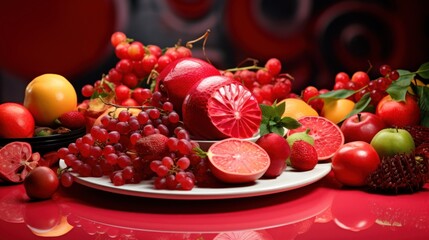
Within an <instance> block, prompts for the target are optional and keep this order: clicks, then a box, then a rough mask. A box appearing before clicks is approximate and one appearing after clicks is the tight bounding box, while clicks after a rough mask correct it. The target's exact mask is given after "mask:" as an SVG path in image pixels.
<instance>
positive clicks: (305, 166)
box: [290, 140, 318, 171]
mask: <svg viewBox="0 0 429 240" xmlns="http://www.w3.org/2000/svg"><path fill="white" fill-rule="evenodd" d="M317 163H318V158H317V152H316V149H315V148H314V146H313V145H311V144H310V143H308V142H306V141H304V140H297V141H295V142H294V144H293V145H292V149H291V155H290V164H291V166H292V167H293V168H294V169H296V170H298V171H308V170H311V169H313V168H314V167H315V166H316V164H317Z"/></svg>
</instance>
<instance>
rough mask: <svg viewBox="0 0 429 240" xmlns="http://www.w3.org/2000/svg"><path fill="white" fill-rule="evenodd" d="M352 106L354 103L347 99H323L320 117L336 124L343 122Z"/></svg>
mask: <svg viewBox="0 0 429 240" xmlns="http://www.w3.org/2000/svg"><path fill="white" fill-rule="evenodd" d="M354 106H355V102H353V101H352V100H349V99H329V100H328V99H325V101H324V104H323V108H322V112H321V113H320V115H322V116H323V117H325V118H327V119H329V120H331V121H332V122H334V123H335V124H337V123H339V122H341V121H342V120H344V118H345V117H346V116H347V115H348V114H349V113H350V112H351V111H352V110H353V108H354Z"/></svg>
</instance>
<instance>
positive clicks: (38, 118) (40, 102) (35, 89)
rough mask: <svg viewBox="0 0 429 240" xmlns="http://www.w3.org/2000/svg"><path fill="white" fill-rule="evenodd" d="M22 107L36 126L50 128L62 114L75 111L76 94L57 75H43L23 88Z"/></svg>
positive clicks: (70, 85)
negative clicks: (30, 115)
mask: <svg viewBox="0 0 429 240" xmlns="http://www.w3.org/2000/svg"><path fill="white" fill-rule="evenodd" d="M24 106H25V107H26V108H27V109H28V110H29V111H30V112H31V114H32V115H33V117H34V120H35V122H36V125H38V126H50V125H52V124H53V123H54V121H55V119H57V118H58V117H59V116H61V115H62V114H63V113H66V112H70V111H72V110H76V107H77V94H76V91H75V89H74V87H73V85H72V84H71V83H70V82H69V81H68V80H67V79H66V78H64V77H63V76H61V75H58V74H43V75H40V76H38V77H36V78H34V79H33V80H32V81H31V82H30V83H29V84H28V85H27V87H26V88H25V97H24Z"/></svg>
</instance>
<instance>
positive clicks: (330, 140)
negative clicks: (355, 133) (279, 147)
mask: <svg viewBox="0 0 429 240" xmlns="http://www.w3.org/2000/svg"><path fill="white" fill-rule="evenodd" d="M298 122H299V123H301V127H299V128H297V129H291V130H289V131H288V136H290V135H292V134H293V133H296V132H304V131H306V129H310V132H309V135H310V136H312V137H313V138H314V148H316V151H317V156H318V159H319V161H320V160H327V159H330V158H331V157H332V156H333V155H334V154H335V152H336V151H337V149H338V148H339V147H341V145H343V144H344V135H343V133H342V132H341V129H340V128H339V127H338V126H337V125H336V124H335V123H333V122H332V121H330V120H328V119H327V118H325V117H321V116H306V117H302V118H299V119H298Z"/></svg>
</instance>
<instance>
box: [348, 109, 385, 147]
mask: <svg viewBox="0 0 429 240" xmlns="http://www.w3.org/2000/svg"><path fill="white" fill-rule="evenodd" d="M385 127H386V125H385V124H384V122H383V120H381V118H380V117H378V116H377V115H375V114H374V113H370V112H361V113H358V114H355V115H352V116H351V117H349V118H347V119H346V120H344V122H343V123H342V124H341V131H342V132H343V134H344V141H345V142H352V141H364V142H367V143H370V142H371V140H372V138H373V137H374V136H375V134H377V133H378V132H379V131H380V130H382V129H383V128H385Z"/></svg>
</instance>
